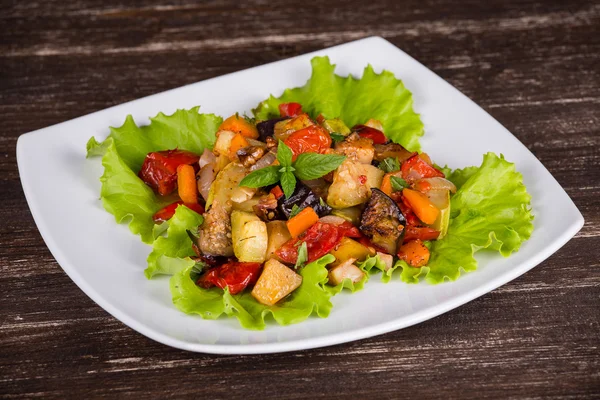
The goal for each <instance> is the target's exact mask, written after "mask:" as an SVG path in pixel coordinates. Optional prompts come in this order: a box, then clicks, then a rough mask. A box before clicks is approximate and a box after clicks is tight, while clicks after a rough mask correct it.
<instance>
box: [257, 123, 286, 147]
mask: <svg viewBox="0 0 600 400" xmlns="http://www.w3.org/2000/svg"><path fill="white" fill-rule="evenodd" d="M286 119H288V118H273V119H269V120H266V121H262V122H259V123H258V124H256V129H258V134H259V135H260V138H259V139H260V140H262V141H263V142H266V141H267V138H268V137H271V136H273V133H274V132H275V124H276V123H278V122H280V121H284V120H286Z"/></svg>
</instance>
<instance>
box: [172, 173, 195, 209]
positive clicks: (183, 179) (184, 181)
mask: <svg viewBox="0 0 600 400" xmlns="http://www.w3.org/2000/svg"><path fill="white" fill-rule="evenodd" d="M177 191H178V193H179V198H180V199H181V200H182V201H183V202H184V203H190V204H195V203H198V186H197V185H196V173H195V172H194V167H192V166H191V165H184V164H182V165H180V166H178V167H177Z"/></svg>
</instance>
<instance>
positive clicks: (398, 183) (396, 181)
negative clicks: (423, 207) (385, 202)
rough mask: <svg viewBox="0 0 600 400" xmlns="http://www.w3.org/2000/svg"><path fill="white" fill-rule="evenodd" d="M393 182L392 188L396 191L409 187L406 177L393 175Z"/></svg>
mask: <svg viewBox="0 0 600 400" xmlns="http://www.w3.org/2000/svg"><path fill="white" fill-rule="evenodd" d="M391 182H392V189H394V190H395V191H399V190H402V189H404V188H407V187H408V182H406V181H405V180H404V179H402V178H399V177H397V176H392V177H391Z"/></svg>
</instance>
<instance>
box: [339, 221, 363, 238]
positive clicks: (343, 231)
mask: <svg viewBox="0 0 600 400" xmlns="http://www.w3.org/2000/svg"><path fill="white" fill-rule="evenodd" d="M337 228H338V231H339V233H340V235H341V236H342V237H344V236H345V237H349V238H359V237H362V234H361V233H360V231H359V230H358V228H357V227H355V226H354V225H352V223H350V222H349V221H346V222H343V223H341V224H339V225H338V226H337ZM340 239H341V237H340Z"/></svg>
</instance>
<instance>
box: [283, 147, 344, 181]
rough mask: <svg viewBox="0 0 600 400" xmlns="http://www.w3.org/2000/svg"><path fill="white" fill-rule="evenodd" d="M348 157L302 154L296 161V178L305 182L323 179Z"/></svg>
mask: <svg viewBox="0 0 600 400" xmlns="http://www.w3.org/2000/svg"><path fill="white" fill-rule="evenodd" d="M345 159H346V156H342V155H339V154H318V153H302V154H300V155H299V156H298V158H297V159H296V162H295V163H294V167H295V168H296V176H297V177H298V178H300V179H303V180H311V179H317V178H320V177H322V176H323V175H326V174H328V173H329V172H331V171H333V170H334V169H336V168H337V167H339V166H340V165H341V164H342V163H343V162H344V160H345Z"/></svg>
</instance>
